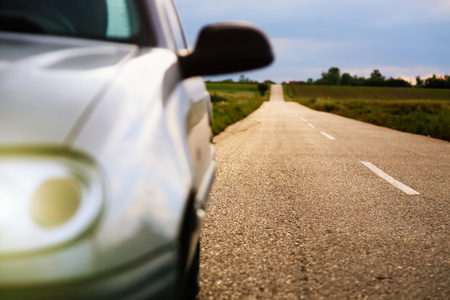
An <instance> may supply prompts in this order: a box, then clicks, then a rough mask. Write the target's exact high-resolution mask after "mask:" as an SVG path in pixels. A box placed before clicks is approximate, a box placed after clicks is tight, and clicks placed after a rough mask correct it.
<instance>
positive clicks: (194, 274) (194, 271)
mask: <svg viewBox="0 0 450 300" xmlns="http://www.w3.org/2000/svg"><path fill="white" fill-rule="evenodd" d="M199 274H200V242H199V243H197V250H196V252H195V256H194V259H193V260H192V265H191V267H190V268H189V272H188V273H187V278H186V289H185V294H184V297H183V298H184V299H189V300H193V299H195V298H196V297H197V295H198V292H199V291H200V284H199Z"/></svg>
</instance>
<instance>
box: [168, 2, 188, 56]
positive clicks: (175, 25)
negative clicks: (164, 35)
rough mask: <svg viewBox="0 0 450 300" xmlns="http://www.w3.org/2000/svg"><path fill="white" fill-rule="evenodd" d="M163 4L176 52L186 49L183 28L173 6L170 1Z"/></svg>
mask: <svg viewBox="0 0 450 300" xmlns="http://www.w3.org/2000/svg"><path fill="white" fill-rule="evenodd" d="M164 3H165V10H166V13H167V19H168V20H169V23H170V28H171V30H172V34H173V37H174V39H175V44H176V46H177V48H178V50H185V49H188V44H187V42H186V37H185V35H184V31H183V27H182V26H181V22H180V18H179V17H178V14H177V11H176V9H175V6H174V5H173V3H172V1H164Z"/></svg>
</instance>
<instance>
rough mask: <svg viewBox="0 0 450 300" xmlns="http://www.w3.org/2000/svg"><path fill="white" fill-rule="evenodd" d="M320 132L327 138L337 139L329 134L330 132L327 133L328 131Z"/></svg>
mask: <svg viewBox="0 0 450 300" xmlns="http://www.w3.org/2000/svg"><path fill="white" fill-rule="evenodd" d="M320 133H321V134H323V135H324V136H326V137H327V138H329V139H330V140H335V138H334V137H332V136H331V135H329V134H328V133H326V132H323V131H321V132H320Z"/></svg>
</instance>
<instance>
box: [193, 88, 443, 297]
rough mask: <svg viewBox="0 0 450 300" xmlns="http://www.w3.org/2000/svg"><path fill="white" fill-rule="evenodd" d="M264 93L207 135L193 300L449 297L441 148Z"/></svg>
mask: <svg viewBox="0 0 450 300" xmlns="http://www.w3.org/2000/svg"><path fill="white" fill-rule="evenodd" d="M272 91H273V92H272V98H271V101H270V102H266V103H264V104H263V105H262V107H261V108H260V109H259V110H257V111H256V112H254V113H253V114H252V115H250V116H249V117H248V118H247V119H245V120H243V121H241V122H239V123H236V124H234V125H233V126H231V127H229V128H228V129H227V130H226V131H225V132H223V133H222V134H220V135H219V136H217V137H216V138H215V139H214V142H215V146H216V150H217V155H216V160H217V163H218V170H217V178H216V182H215V184H214V186H213V190H212V193H211V198H210V201H209V203H208V206H207V213H206V219H205V223H204V228H203V232H202V236H201V243H202V248H201V263H200V284H201V291H200V294H199V299H302V298H306V299H321V298H322V299H336V298H337V299H355V298H369V299H450V222H449V219H450V143H448V142H445V141H441V140H437V139H432V138H428V137H425V136H419V135H413V134H408V133H402V132H398V131H395V130H391V129H386V128H382V127H377V126H374V125H370V124H366V123H362V122H358V121H354V120H350V119H347V118H343V117H339V116H335V115H332V114H327V113H322V112H317V111H313V110H310V109H308V108H306V107H303V106H300V105H298V104H296V103H292V102H284V101H283V99H282V95H281V94H280V93H281V89H280V88H279V87H276V86H275V88H272ZM277 91H278V92H277ZM380 171H381V172H380ZM376 172H377V173H376ZM394 179H395V180H396V181H393V180H394ZM402 184H403V185H402ZM408 188H409V189H408Z"/></svg>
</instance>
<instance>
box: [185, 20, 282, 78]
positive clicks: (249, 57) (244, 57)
mask: <svg viewBox="0 0 450 300" xmlns="http://www.w3.org/2000/svg"><path fill="white" fill-rule="evenodd" d="M273 59H274V55H273V52H272V47H271V46H270V43H269V40H268V38H267V37H266V35H265V34H264V33H263V32H262V31H261V30H259V29H258V28H256V27H254V26H252V25H249V24H245V23H244V24H243V23H225V24H214V25H209V26H206V27H204V28H203V29H202V31H201V32H200V35H199V37H198V41H197V45H196V47H195V49H194V51H193V52H191V53H189V54H188V55H185V56H180V63H181V68H182V71H183V77H184V78H189V77H192V76H201V75H218V74H224V73H233V72H239V71H245V70H252V69H256V68H261V67H264V66H267V65H269V64H270V63H271V62H272V61H273Z"/></svg>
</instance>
